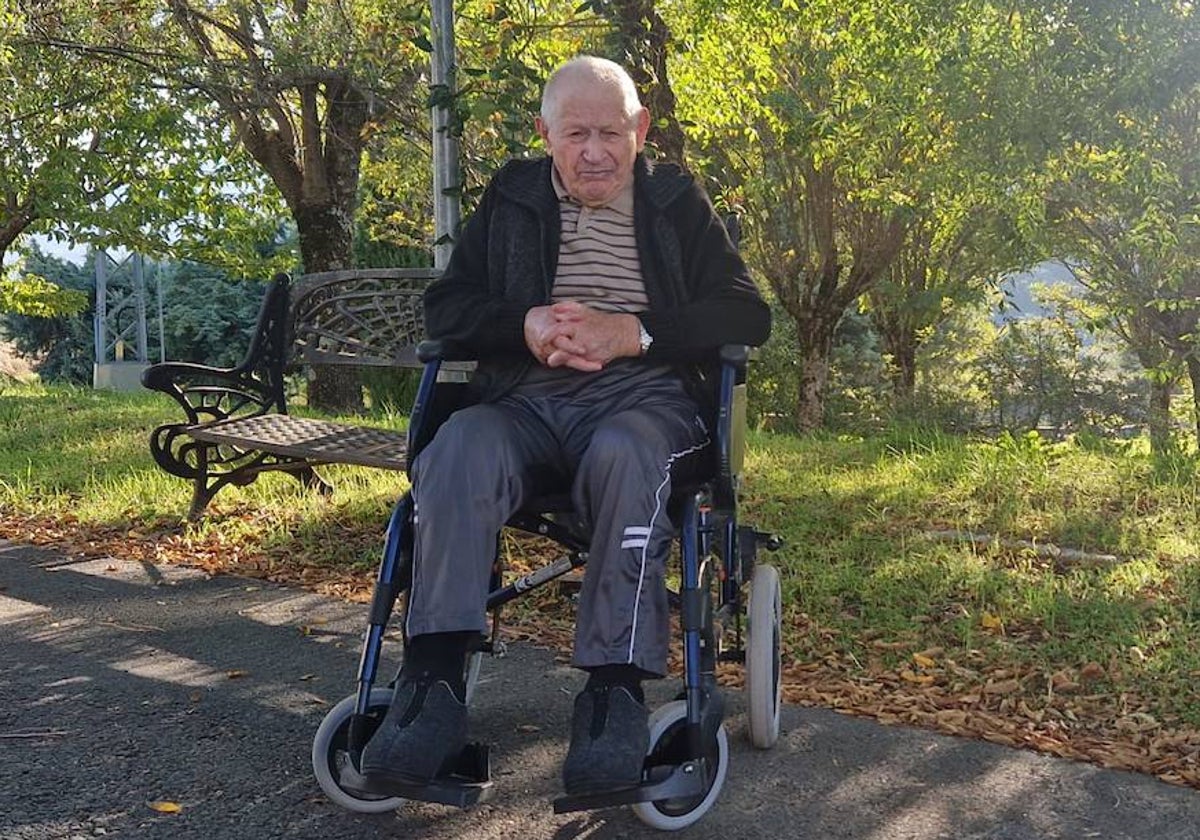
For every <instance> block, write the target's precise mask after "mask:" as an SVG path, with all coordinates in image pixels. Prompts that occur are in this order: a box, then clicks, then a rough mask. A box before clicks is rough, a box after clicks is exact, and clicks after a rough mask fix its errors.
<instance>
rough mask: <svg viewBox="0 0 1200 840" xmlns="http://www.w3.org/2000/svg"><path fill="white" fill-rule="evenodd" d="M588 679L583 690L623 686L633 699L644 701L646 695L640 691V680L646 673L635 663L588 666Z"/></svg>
mask: <svg viewBox="0 0 1200 840" xmlns="http://www.w3.org/2000/svg"><path fill="white" fill-rule="evenodd" d="M587 672H588V681H587V685H586V686H584V690H585V691H588V690H591V689H594V688H610V687H611V688H617V687H620V688H624V689H627V690H628V691H629V693H630V694H631V695H632V696H633V699H634V700H636V701H638V702H639V703H645V702H646V695H645V693H644V692H643V691H642V680H643V679H645V677H646V673H645V672H644V671H643V670H642V669H641V668H639V667H637V666H636V665H598V666H596V667H595V668H588V669H587Z"/></svg>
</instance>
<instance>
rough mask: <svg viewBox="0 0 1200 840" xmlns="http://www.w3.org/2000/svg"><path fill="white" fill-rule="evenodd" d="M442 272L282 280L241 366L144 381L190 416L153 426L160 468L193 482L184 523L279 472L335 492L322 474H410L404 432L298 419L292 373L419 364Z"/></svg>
mask: <svg viewBox="0 0 1200 840" xmlns="http://www.w3.org/2000/svg"><path fill="white" fill-rule="evenodd" d="M437 276H438V271H437V270H435V269H375V270H354V271H332V272H325V273H321V274H309V275H305V276H302V277H300V278H298V279H296V280H295V281H292V280H291V278H289V277H288V276H287V275H286V274H279V275H276V277H275V279H274V280H273V281H272V282H271V283H270V285H269V286H268V287H267V291H266V294H265V295H264V297H263V303H262V307H261V309H260V311H259V316H258V322H257V324H256V326H255V330H254V335H253V338H252V339H251V343H250V349H249V351H248V352H247V354H246V357H245V359H244V360H243V361H242V363H241V364H239V365H238V366H237V367H233V368H216V367H209V366H206V365H199V364H193V363H190V362H164V363H162V364H157V365H153V366H151V367H150V368H148V369H147V370H146V371H145V373H143V375H142V384H143V385H144V386H145V387H147V388H150V389H152V390H155V391H162V392H163V393H165V394H168V395H170V396H171V397H173V398H174V399H175V401H176V402H178V403H179V405H180V406H181V407H182V408H183V411H184V414H185V415H186V419H185V420H184V421H183V422H180V423H168V424H165V425H162V426H159V427H158V428H156V429H155V430H154V431H153V432H152V433H151V435H150V451H151V453H152V454H153V456H154V460H155V462H156V463H157V464H158V465H159V466H160V467H161V468H162V469H164V470H166V471H167V472H168V473H170V474H171V475H176V476H179V477H180V478H184V479H187V480H189V481H191V482H192V503H191V508H190V510H189V511H188V518H189V519H196V518H198V517H199V516H200V514H201V513H202V512H203V511H204V508H205V507H206V506H207V505H208V503H209V501H211V500H212V498H213V496H214V495H215V494H216V493H217V492H218V491H219V490H220V489H221V488H222V487H224V486H226V485H229V484H235V485H245V484H249V483H250V482H252V481H254V480H255V479H256V478H257V477H258V476H259V475H260V474H261V473H263V472H267V471H271V470H276V471H282V472H286V473H289V474H290V475H292V476H294V477H295V478H296V479H297V480H298V481H300V482H301V483H302V484H304V485H305V486H306V487H310V488H312V489H315V490H318V491H319V492H321V493H326V494H327V493H330V492H332V489H333V488H332V487H331V486H330V485H329V484H328V483H327V482H326V481H325V480H324V479H322V478H321V477H320V475H318V474H317V472H316V471H315V470H314V469H313V468H314V467H317V466H320V465H323V464H356V465H359V466H364V467H377V468H380V469H387V470H404V469H407V466H408V464H407V455H406V452H407V446H406V434H405V433H404V432H401V431H395V430H387V429H378V428H371V427H366V426H357V425H351V424H347V423H336V422H332V421H329V420H317V419H313V418H310V417H298V416H295V415H293V414H290V413H289V412H288V405H287V398H286V389H285V377H286V376H287V375H288V374H289V373H291V372H293V371H295V370H297V369H299V368H300V367H301V366H304V365H330V366H346V365H349V366H353V367H362V366H374V367H388V368H413V369H416V368H420V367H421V362H420V361H419V360H418V358H417V351H416V348H417V344H418V343H419V342H420V341H421V339H422V338H423V337H424V325H423V317H422V315H423V310H422V295H423V294H424V291H425V288H426V287H427V286H428V285H429V283H430V282H431V281H432V280H434V279H435V278H436V277H437ZM459 367H461V365H460V366H459ZM448 375H449V376H451V377H453V376H454V375H455V373H454V371H450V372H449V373H448ZM458 375H460V376H461V375H462V374H461V372H459V374H458Z"/></svg>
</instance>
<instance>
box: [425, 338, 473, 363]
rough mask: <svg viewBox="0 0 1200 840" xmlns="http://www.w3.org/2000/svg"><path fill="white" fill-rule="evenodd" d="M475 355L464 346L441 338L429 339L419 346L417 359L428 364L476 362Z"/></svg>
mask: <svg viewBox="0 0 1200 840" xmlns="http://www.w3.org/2000/svg"><path fill="white" fill-rule="evenodd" d="M475 355H476V354H474V353H471V352H469V351H468V350H467V349H466V348H464V347H463V346H462V345H459V344H455V343H454V342H452V341H445V340H443V339H440V338H427V339H425V340H424V341H422V342H421V343H420V344H418V345H417V358H418V359H419V360H421V361H422V362H425V363H426V364H428V363H429V362H473V361H475V360H476V359H475Z"/></svg>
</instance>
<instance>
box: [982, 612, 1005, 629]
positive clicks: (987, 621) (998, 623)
mask: <svg viewBox="0 0 1200 840" xmlns="http://www.w3.org/2000/svg"><path fill="white" fill-rule="evenodd" d="M979 626H980V627H982V628H983V629H984V630H1003V629H1004V622H1003V621H1002V620H1001V619H1000V616H998V615H992V614H991V613H990V612H985V613H984V614H983V615H981V616H979Z"/></svg>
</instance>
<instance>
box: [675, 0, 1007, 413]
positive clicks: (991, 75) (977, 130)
mask: <svg viewBox="0 0 1200 840" xmlns="http://www.w3.org/2000/svg"><path fill="white" fill-rule="evenodd" d="M709 11H710V15H709V16H708V18H707V19H705V20H703V21H702V22H701V23H698V24H695V25H693V27H691V29H690V30H689V31H690V32H692V34H691V35H690V36H689V38H688V39H687V49H686V50H685V51H684V52H683V53H682V54H681V55H680V57H679V58H678V60H677V67H676V74H675V77H674V81H675V83H676V91H677V93H678V94H679V98H680V115H681V118H682V119H683V120H684V122H685V123H688V124H691V125H694V129H693V131H694V134H695V136H696V138H697V140H698V141H699V143H700V146H701V148H702V149H703V155H704V156H705V157H707V159H708V164H707V167H706V171H707V172H708V173H709V174H710V175H711V176H712V177H713V178H714V179H715V180H716V181H717V182H718V183H721V184H723V185H724V186H725V191H726V201H728V202H729V203H731V204H734V205H738V206H740V207H741V208H742V209H743V212H744V214H745V217H746V219H747V220H748V224H747V226H746V237H745V241H746V243H747V250H748V253H749V254H750V256H751V258H752V259H753V261H754V263H755V265H756V266H757V268H758V269H759V271H760V272H761V273H762V275H763V276H764V277H765V278H766V280H767V282H768V284H769V285H770V288H771V291H772V292H773V293H774V295H775V296H776V298H777V299H778V301H779V303H780V305H781V306H782V308H783V309H784V311H785V312H786V313H787V314H788V316H789V317H790V318H791V319H792V321H793V322H794V323H795V336H796V341H797V352H798V355H799V357H798V359H797V363H796V375H797V379H798V385H797V402H796V405H795V407H794V414H795V418H796V425H797V426H798V427H799V428H801V429H813V428H816V427H817V426H819V425H820V424H821V422H822V421H823V419H824V396H825V389H826V386H827V383H828V381H829V376H830V361H831V352H832V348H833V341H834V336H835V334H836V330H837V327H838V324H839V322H840V321H841V320H842V318H843V316H844V315H845V313H847V312H848V311H850V310H851V309H853V308H855V307H857V305H858V301H859V299H860V298H861V297H862V296H863V295H864V294H865V293H866V292H868V291H869V290H871V289H872V288H874V287H875V286H876V285H877V284H878V283H879V282H880V281H881V280H882V279H883V278H884V277H885V276H886V275H887V272H888V270H889V268H890V266H891V265H892V264H893V262H894V260H895V259H896V257H897V255H899V254H900V253H901V250H902V248H903V247H904V245H905V242H906V241H908V239H909V238H910V235H911V234H912V231H913V230H914V229H915V227H916V225H917V223H918V222H919V221H920V220H921V219H922V218H926V219H928V218H930V216H929V215H928V213H929V208H930V206H931V203H932V197H933V196H934V195H936V194H937V193H938V191H939V187H944V185H946V184H957V185H958V186H959V187H960V188H961V189H964V190H966V191H967V192H968V193H974V192H976V191H988V190H991V191H994V190H996V189H1002V188H1004V187H1005V186H1011V181H1010V182H1009V183H1008V184H1006V183H1005V178H1004V177H1003V173H999V174H997V173H993V172H992V171H991V170H980V169H979V168H978V166H977V165H976V164H977V163H978V161H979V158H980V157H981V156H982V154H981V148H980V143H982V142H984V141H987V142H991V143H994V142H996V141H995V139H994V136H995V134H996V132H997V130H998V129H999V130H1003V128H1004V126H1003V125H1002V124H1001V125H997V123H996V117H997V116H998V115H1001V114H1003V113H1004V111H1005V108H1004V102H1003V100H1002V97H1001V96H1000V94H1001V93H1002V92H1003V91H1004V86H1005V85H1006V84H1007V83H1008V82H1009V81H1010V76H1009V75H1006V73H1005V72H1004V71H1005V70H1006V68H1010V67H1012V65H1013V64H1014V63H1015V61H1016V59H1015V56H1016V55H1017V54H1018V52H1019V48H1020V47H1021V32H1020V30H1019V27H1018V26H1017V24H1016V23H1015V22H1014V21H1013V19H1012V18H1011V17H1010V16H1008V15H1007V13H1006V12H1005V11H1004V10H1001V9H997V8H995V7H994V6H990V5H989V4H986V3H981V2H958V3H953V4H949V5H947V4H945V3H934V2H916V1H915V0H908V2H901V3H888V4H878V3H868V2H852V3H834V2H832V0H830V1H829V2H811V3H806V4H799V3H795V2H791V1H790V0H784V2H782V3H780V4H778V5H767V4H758V3H750V2H742V3H733V4H728V5H725V6H723V7H720V8H716V7H714V6H711V5H710V7H709ZM731 43H732V44H737V49H734V50H731V49H729V44H731ZM997 62H1001V63H997ZM982 123H987V124H988V125H987V126H986V127H985V126H983V125H982Z"/></svg>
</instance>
